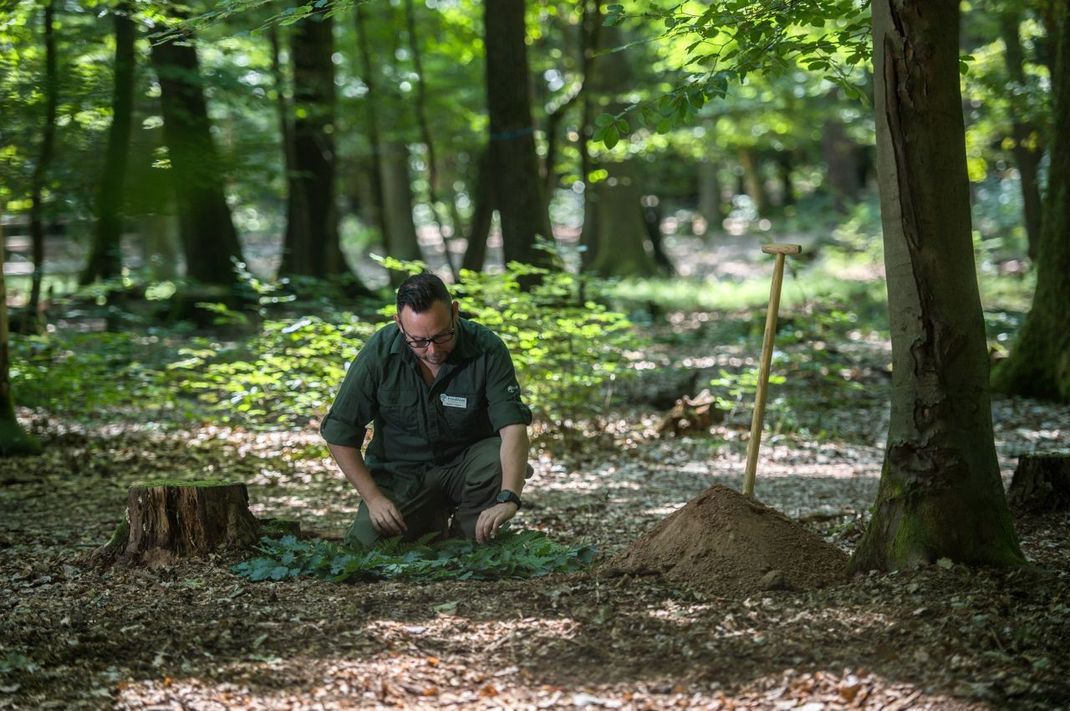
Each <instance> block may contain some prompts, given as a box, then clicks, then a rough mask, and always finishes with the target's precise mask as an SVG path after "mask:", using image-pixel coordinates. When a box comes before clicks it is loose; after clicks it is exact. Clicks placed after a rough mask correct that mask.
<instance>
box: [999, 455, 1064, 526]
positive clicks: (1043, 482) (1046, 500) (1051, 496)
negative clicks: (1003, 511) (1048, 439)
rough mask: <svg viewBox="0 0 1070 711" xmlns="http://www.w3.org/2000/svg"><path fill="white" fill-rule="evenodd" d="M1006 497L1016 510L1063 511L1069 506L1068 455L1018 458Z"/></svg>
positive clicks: (1035, 511) (1037, 511) (1033, 511)
mask: <svg viewBox="0 0 1070 711" xmlns="http://www.w3.org/2000/svg"><path fill="white" fill-rule="evenodd" d="M1007 500H1008V502H1009V503H1010V505H1011V508H1013V509H1014V510H1015V511H1019V512H1028V513H1043V512H1048V511H1066V510H1067V509H1068V508H1070V455H1067V454H1027V455H1024V456H1022V457H1019V459H1018V468H1017V469H1015V470H1014V479H1012V480H1011V485H1010V487H1009V488H1008V489H1007Z"/></svg>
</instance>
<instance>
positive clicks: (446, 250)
mask: <svg viewBox="0 0 1070 711" xmlns="http://www.w3.org/2000/svg"><path fill="white" fill-rule="evenodd" d="M405 21H406V25H407V28H408V34H409V52H410V53H411V54H412V64H413V68H414V69H415V70H416V120H417V122H418V123H419V125H420V140H422V141H423V143H424V149H425V150H426V151H427V201H428V203H429V205H428V207H429V208H430V209H431V217H432V218H433V219H434V222H435V226H436V227H437V228H438V234H439V238H440V239H441V240H442V256H443V257H444V258H445V259H446V266H447V267H449V270H450V274H452V275H453V280H454V281H455V282H456V281H457V280H458V274H457V267H455V266H454V265H453V260H452V259H451V258H450V238H452V237H453V236H454V235H456V234H457V227H456V226H455V225H449V224H448V220H444V219H442V217H441V216H440V215H439V214H438V210H439V200H438V195H437V191H438V161H437V160H436V158H435V143H434V141H433V140H432V138H431V126H430V125H429V124H428V122H427V87H426V82H425V80H424V66H423V59H422V58H421V53H420V43H419V42H418V41H417V36H416V10H415V9H414V7H413V2H412V0H405ZM447 231H448V232H449V235H447V234H446V233H447Z"/></svg>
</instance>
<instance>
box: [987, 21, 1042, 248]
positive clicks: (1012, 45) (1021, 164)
mask: <svg viewBox="0 0 1070 711" xmlns="http://www.w3.org/2000/svg"><path fill="white" fill-rule="evenodd" d="M1020 22H1021V17H1020V13H1019V12H1017V11H1016V10H1007V11H1005V12H1004V13H1002V14H1001V15H1000V31H1001V34H1002V35H1003V44H1004V45H1005V46H1006V50H1007V51H1006V52H1004V54H1003V60H1004V62H1005V63H1006V65H1007V74H1008V75H1009V76H1010V78H1011V82H1012V83H1013V84H1012V89H1017V90H1019V91H1020V90H1022V89H1024V88H1025V87H1026V78H1025V71H1024V70H1023V69H1022V65H1023V64H1024V63H1025V58H1024V55H1023V52H1022V42H1021V38H1020V37H1019V35H1018V25H1019V24H1020ZM1052 41H1055V38H1052ZM1015 93H1017V92H1015ZM1011 133H1012V136H1013V138H1014V148H1013V149H1012V153H1013V154H1014V162H1015V163H1016V164H1017V165H1018V175H1019V177H1020V181H1021V187H1022V213H1023V217H1024V218H1025V233H1026V236H1027V237H1028V240H1029V243H1028V244H1029V258H1030V259H1033V260H1036V258H1037V245H1038V244H1039V242H1040V213H1041V200H1040V180H1039V178H1038V176H1039V172H1040V158H1041V156H1042V155H1043V153H1044V149H1043V146H1042V142H1041V136H1040V134H1041V131H1040V130H1039V129H1038V127H1037V126H1035V125H1033V124H1032V123H1031V122H1029V121H1024V120H1022V119H1020V118H1019V117H1018V115H1017V114H1014V118H1013V119H1012V124H1011Z"/></svg>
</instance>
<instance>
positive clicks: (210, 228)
mask: <svg viewBox="0 0 1070 711" xmlns="http://www.w3.org/2000/svg"><path fill="white" fill-rule="evenodd" d="M152 63H153V66H154V67H155V69H156V75H157V77H158V78H159V80H160V106H161V109H162V111H163V120H164V126H163V129H164V130H163V133H164V141H165V142H166V143H167V153H168V157H169V158H170V161H171V183H172V186H173V189H174V191H175V202H176V209H177V211H178V221H179V233H180V235H181V237H182V249H183V252H184V255H185V258H186V274H187V276H189V277H190V278H191V279H193V280H195V281H198V282H201V283H203V284H214V285H220V286H230V285H233V284H234V283H235V279H236V277H235V272H234V264H233V262H234V261H243V259H242V251H241V244H240V243H239V242H238V233H237V232H236V231H235V230H234V223H233V221H232V220H231V216H230V208H229V206H228V205H227V201H226V197H225V195H224V185H223V164H222V161H221V160H220V157H219V152H218V150H217V149H216V146H215V141H214V140H213V139H212V134H211V122H210V120H209V118H208V106H207V103H206V101H205V98H204V88H203V87H202V85H201V78H200V68H199V65H198V62H197V50H196V49H195V48H194V46H193V44H192V39H190V38H188V37H187V38H184V39H183V40H181V43H178V42H176V41H174V40H171V41H167V42H163V43H160V44H154V45H153V46H152Z"/></svg>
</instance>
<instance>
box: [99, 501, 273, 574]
mask: <svg viewBox="0 0 1070 711" xmlns="http://www.w3.org/2000/svg"><path fill="white" fill-rule="evenodd" d="M259 527H260V525H259V523H258V522H257V520H256V518H255V517H254V516H253V514H252V513H250V511H249V492H248V490H247V489H246V487H245V484H227V483H223V482H212V481H189V482H183V481H177V482H170V483H167V484H160V485H155V486H153V485H149V486H133V487H130V492H129V495H128V498H127V510H126V520H125V521H124V522H123V523H122V524H120V525H119V527H118V528H117V529H116V532H115V535H113V536H112V539H111V540H110V541H109V542H108V543H107V544H105V545H104V546H102V547H101V548H99V549H98V550H97V551H95V552H94V553H93V555H92V558H93V560H94V561H96V562H98V563H101V564H110V563H113V562H122V563H140V564H145V565H150V566H151V565H166V564H169V563H172V562H174V560H175V559H176V558H180V557H186V556H205V555H207V554H209V553H211V552H213V551H216V550H218V549H220V548H230V549H237V548H245V547H248V546H250V545H252V544H253V543H255V542H256V541H257V538H258V535H259Z"/></svg>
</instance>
